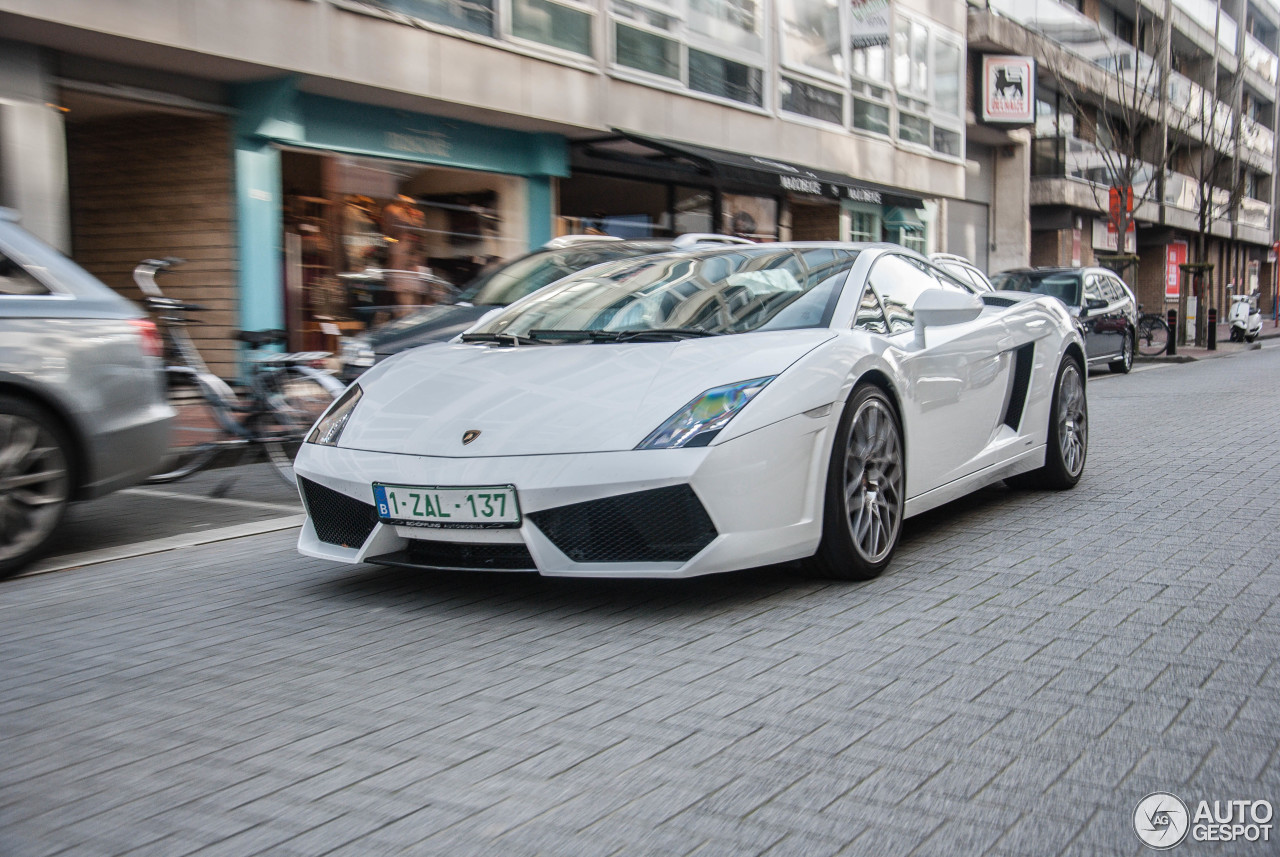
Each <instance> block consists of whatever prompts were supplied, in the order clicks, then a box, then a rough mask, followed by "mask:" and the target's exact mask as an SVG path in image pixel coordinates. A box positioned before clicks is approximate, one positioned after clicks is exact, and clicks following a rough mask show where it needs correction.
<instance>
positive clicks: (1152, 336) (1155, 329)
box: [1138, 316, 1169, 357]
mask: <svg viewBox="0 0 1280 857" xmlns="http://www.w3.org/2000/svg"><path fill="white" fill-rule="evenodd" d="M1168 350H1169V325H1167V324H1165V322H1164V319H1161V318H1157V317H1155V316H1146V317H1145V318H1143V319H1142V320H1141V321H1139V322H1138V353H1139V354H1141V355H1143V356H1144V357H1158V356H1159V355H1161V354H1165V353H1167V352H1168Z"/></svg>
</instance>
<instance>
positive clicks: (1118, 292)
mask: <svg viewBox="0 0 1280 857" xmlns="http://www.w3.org/2000/svg"><path fill="white" fill-rule="evenodd" d="M1107 281H1108V282H1109V283H1110V284H1111V291H1112V293H1113V294H1114V295H1115V296H1114V297H1112V298H1111V300H1113V301H1126V300H1129V287H1128V286H1126V285H1125V284H1124V283H1123V282H1121V281H1120V280H1117V279H1115V278H1114V277H1108V278H1107Z"/></svg>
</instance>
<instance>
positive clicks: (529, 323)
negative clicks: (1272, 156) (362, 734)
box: [295, 242, 1088, 579]
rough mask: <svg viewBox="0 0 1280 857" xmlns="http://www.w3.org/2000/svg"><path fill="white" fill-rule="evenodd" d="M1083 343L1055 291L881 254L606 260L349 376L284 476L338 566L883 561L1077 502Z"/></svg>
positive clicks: (814, 249) (853, 572)
mask: <svg viewBox="0 0 1280 857" xmlns="http://www.w3.org/2000/svg"><path fill="white" fill-rule="evenodd" d="M1084 367H1085V356H1084V345H1083V343H1082V341H1081V339H1080V334H1079V333H1078V330H1077V326H1076V324H1075V323H1074V321H1073V319H1072V318H1071V316H1070V315H1069V314H1068V312H1067V310H1066V309H1065V307H1064V306H1063V305H1062V304H1061V303H1060V302H1058V301H1057V300H1055V299H1053V298H1051V297H1039V296H1032V295H1027V294H1023V293H1008V292H984V293H981V294H975V293H974V292H972V291H970V289H969V288H968V287H967V286H966V285H963V284H961V283H960V282H958V281H957V280H954V279H952V278H951V277H950V276H949V275H948V274H946V273H944V272H942V271H940V270H938V269H937V268H935V267H933V266H932V265H931V264H930V263H929V262H928V261H927V260H925V259H924V258H922V257H921V256H919V255H917V254H915V253H913V252H911V251H909V250H906V249H904V248H902V247H898V246H893V245H886V244H839V243H826V242H824V243H794V244H760V245H752V246H726V247H719V248H714V249H698V250H691V251H687V252H673V253H666V254H662V255H657V256H648V257H643V258H638V259H626V260H622V261H618V262H610V263H607V264H604V265H600V266H596V267H594V268H590V269H588V270H586V271H583V272H581V273H579V274H575V275H572V276H570V277H568V278H566V279H563V280H561V281H559V282H557V283H554V284H552V285H550V286H547V287H546V288H544V289H542V290H540V291H537V292H535V293H534V294H531V295H529V296H528V297H526V298H524V299H522V300H520V301H519V302H517V303H515V304H513V305H511V306H510V307H507V308H505V309H502V310H498V311H495V313H493V314H492V315H490V316H487V317H485V318H483V319H481V320H480V322H478V323H477V324H476V325H475V326H474V327H473V328H472V329H471V330H470V331H468V332H467V333H465V334H463V335H462V336H460V337H459V338H457V339H455V340H453V341H451V342H448V343H441V344H437V345H428V346H424V347H422V348H417V349H413V350H411V351H407V352H404V353H402V354H400V355H398V356H396V357H394V358H392V359H390V360H387V361H386V362H385V363H382V364H380V365H378V366H376V367H374V368H373V369H371V370H370V371H369V372H367V373H366V374H365V375H364V376H363V377H361V378H360V379H359V381H358V382H357V383H356V384H353V385H352V386H351V387H349V388H348V389H347V391H346V392H345V394H343V395H342V396H341V397H340V398H339V399H338V400H337V401H336V402H335V403H334V404H333V406H332V407H331V408H330V409H329V411H328V412H327V413H326V414H325V416H324V417H323V418H322V419H321V420H320V421H319V422H318V423H317V424H316V426H315V427H314V429H313V431H312V432H311V433H310V436H309V437H308V439H307V440H308V442H307V443H305V444H304V445H303V448H302V450H301V452H300V453H299V455H298V458H297V462H296V466H295V469H296V472H297V474H298V477H299V480H298V481H299V486H300V490H301V493H302V497H303V500H304V502H305V504H306V508H307V522H306V524H305V526H304V527H303V530H302V534H301V537H300V539H299V549H300V550H301V551H302V552H303V553H304V554H307V555H309V556H317V557H325V558H328V559H332V560H336V561H340V562H349V563H357V562H372V563H381V564H386V565H403V566H410V567H415V568H425V569H478V570H511V571H515V570H526V571H537V572H540V573H542V574H547V575H582V576H611V577H687V576H692V575H699V574H707V573H710V572H721V571H728V570H732V569H741V568H746V567H750V566H758V565H764V564H769V563H774V562H780V561H784V560H794V559H808V560H809V562H810V565H811V566H812V567H813V569H814V570H816V571H817V572H818V573H821V574H825V575H828V576H834V577H843V578H849V579H865V578H868V577H872V576H874V575H876V574H879V573H880V572H881V571H882V570H883V569H884V568H885V566H887V565H888V563H889V560H890V558H891V556H892V555H893V551H894V548H895V546H896V545H897V543H898V538H899V534H900V531H901V527H902V522H903V520H904V518H906V517H909V516H911V515H915V514H918V513H920V512H923V511H925V510H927V509H930V508H933V507H935V506H938V505H940V504H942V503H945V502H947V501H950V500H953V499H955V498H958V497H960V496H962V495H964V494H966V493H968V492H971V491H974V490H975V489H978V488H980V487H983V486H985V485H989V484H991V483H993V482H997V481H999V480H1002V479H1004V480H1009V481H1011V482H1013V483H1015V484H1019V485H1039V486H1042V487H1047V488H1070V487H1071V486H1073V485H1075V483H1076V482H1077V481H1078V480H1079V478H1080V474H1081V472H1082V470H1083V468H1084V463H1085V454H1086V451H1087V445H1088V420H1087V408H1086V401H1085V382H1086V373H1085V368H1084Z"/></svg>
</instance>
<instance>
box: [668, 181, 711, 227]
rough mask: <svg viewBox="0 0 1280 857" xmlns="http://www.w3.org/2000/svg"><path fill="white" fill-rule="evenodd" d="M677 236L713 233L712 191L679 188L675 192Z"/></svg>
mask: <svg viewBox="0 0 1280 857" xmlns="http://www.w3.org/2000/svg"><path fill="white" fill-rule="evenodd" d="M675 205H676V212H675V226H676V230H675V231H676V234H677V235H683V234H685V233H686V232H713V231H715V230H714V229H713V228H712V223H711V191H709V190H703V189H701V188H691V187H678V188H676V190H675Z"/></svg>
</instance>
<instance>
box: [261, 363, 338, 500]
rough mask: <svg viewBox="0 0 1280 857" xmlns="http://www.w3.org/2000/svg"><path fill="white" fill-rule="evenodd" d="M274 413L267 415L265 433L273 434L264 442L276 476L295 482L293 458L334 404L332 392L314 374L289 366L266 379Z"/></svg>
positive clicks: (265, 417) (294, 483) (268, 397)
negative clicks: (309, 433)
mask: <svg viewBox="0 0 1280 857" xmlns="http://www.w3.org/2000/svg"><path fill="white" fill-rule="evenodd" d="M264 387H265V388H266V396H267V404H268V406H269V407H270V409H271V412H270V413H269V414H267V415H265V416H264V424H263V425H262V426H261V429H262V430H263V432H264V433H265V434H267V435H269V436H271V437H270V439H269V440H267V441H266V442H265V443H264V444H263V448H264V449H265V450H266V453H267V459H268V460H269V461H270V462H271V464H272V465H273V466H274V468H275V472H276V475H277V476H279V477H280V478H281V479H282V480H284V481H285V482H287V483H288V484H290V485H296V484H297V482H298V479H297V477H296V476H295V475H294V472H293V459H294V458H296V457H297V455H298V450H299V449H300V448H301V447H302V441H303V439H304V438H305V437H306V433H307V431H308V430H309V429H310V428H311V426H312V425H314V424H315V422H316V420H318V419H320V417H321V415H322V414H324V412H325V411H326V410H327V409H328V407H329V405H331V404H333V399H334V394H333V392H332V391H331V390H330V389H329V388H328V387H326V386H325V385H324V384H322V383H321V382H320V381H319V380H318V379H316V378H315V377H313V376H311V375H308V374H306V373H304V372H302V371H300V370H299V369H297V368H296V367H292V366H290V367H287V368H285V369H281V370H280V371H279V372H276V373H274V374H273V375H272V376H271V377H270V378H269V379H265V380H264Z"/></svg>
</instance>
